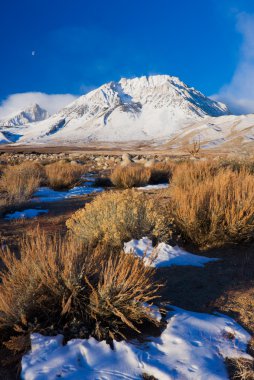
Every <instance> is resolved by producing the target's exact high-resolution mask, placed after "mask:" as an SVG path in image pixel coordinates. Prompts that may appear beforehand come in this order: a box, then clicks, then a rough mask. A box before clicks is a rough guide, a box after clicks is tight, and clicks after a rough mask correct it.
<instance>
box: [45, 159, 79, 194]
mask: <svg viewBox="0 0 254 380" xmlns="http://www.w3.org/2000/svg"><path fill="white" fill-rule="evenodd" d="M84 170H85V169H84V167H83V166H82V165H79V164H71V163H69V162H63V161H58V162H54V163H52V164H48V165H46V166H45V172H46V176H47V181H48V185H49V187H51V188H52V189H55V190H60V189H66V188H70V187H73V186H75V185H76V184H77V183H78V182H79V181H80V177H81V175H82V174H83V173H84Z"/></svg>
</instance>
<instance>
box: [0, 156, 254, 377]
mask: <svg viewBox="0 0 254 380" xmlns="http://www.w3.org/2000/svg"><path fill="white" fill-rule="evenodd" d="M97 153H98V152H97ZM104 153H105V152H104ZM111 153H112V152H111ZM141 191H142V190H141ZM158 191H163V190H160V189H156V188H155V189H153V188H148V190H146V192H147V193H148V194H149V196H150V197H154V196H155V195H156V194H158ZM96 196H97V194H96V193H90V194H84V195H77V196H76V197H72V198H65V199H61V200H56V201H54V202H50V201H49V202H47V201H45V200H44V201H43V202H41V201H40V200H38V201H37V202H36V201H35V202H34V203H33V207H34V208H37V209H45V210H47V213H45V214H42V215H40V216H37V217H36V218H32V219H20V220H6V219H4V218H0V243H1V244H8V245H9V246H10V247H12V248H13V249H14V250H15V249H16V243H17V241H18V239H19V238H20V237H22V236H23V235H24V234H25V233H27V232H28V231H29V230H31V229H33V228H34V227H35V225H36V224H38V225H39V226H40V227H41V228H42V229H43V230H45V231H46V232H47V233H48V234H54V233H56V232H57V233H59V234H64V233H65V232H66V225H65V222H66V220H67V219H68V218H69V217H70V216H71V215H72V214H73V212H75V211H76V210H77V209H79V208H81V207H83V206H84V204H85V203H86V202H90V201H91V200H92V199H94V198H95V197H96ZM30 207H31V202H28V204H27V205H22V210H23V209H26V208H30ZM183 247H184V249H186V250H187V251H189V252H192V253H194V254H199V255H203V256H206V257H211V258H218V259H219V260H218V261H214V262H210V263H208V264H206V265H205V266H204V267H195V266H171V267H164V268H159V269H158V270H157V275H156V276H157V278H158V279H160V280H163V281H165V283H166V286H165V287H164V288H163V290H162V291H161V296H162V300H163V301H164V302H165V303H168V302H170V303H171V304H172V305H174V307H176V308H181V309H183V310H182V311H180V313H179V315H180V318H183V320H184V319H185V318H187V317H189V316H190V315H191V313H190V312H188V311H191V312H192V313H193V312H199V313H210V314H212V313H213V312H215V311H217V312H221V313H223V314H225V315H228V316H229V317H232V318H234V320H235V321H236V322H237V323H239V324H240V325H241V326H243V327H244V328H245V329H246V330H247V331H248V332H249V333H250V334H251V335H252V336H253V334H254V322H253V312H254V301H253V300H254V297H253V296H254V281H253V278H254V255H253V251H254V244H253V243H246V244H241V245H230V246H226V247H223V248H216V249H211V250H208V251H206V252H205V253H204V252H201V253H200V252H197V251H194V249H193V247H192V246H190V245H184V243H183ZM175 310H176V309H175ZM179 310H180V309H179ZM184 310H186V311H184ZM181 313H182V314H181ZM193 314H195V313H193ZM196 317H197V318H198V316H197V315H196ZM213 318H215V317H213ZM197 323H200V322H197ZM171 338H172V337H171ZM166 339H167V338H166ZM186 339H187V338H186ZM205 339H209V337H206V338H205ZM232 339H234V338H232ZM179 349H181V346H180V347H179ZM95 352H96V350H95ZM120 352H121V350H120ZM248 352H249V353H250V354H251V355H254V342H253V339H251V340H250V344H249V348H248ZM9 355H10V352H9V351H7V350H5V351H3V352H0V357H1V359H2V362H4V361H5V359H6V361H7V363H8V361H9V362H11V365H10V366H8V365H5V366H2V368H0V379H5V380H9V379H10V380H11V379H15V378H16V373H17V372H20V357H16V358H15V357H11V358H10V357H9ZM137 355H139V354H137ZM51 359H52V360H53V359H54V357H52V358H51ZM13 362H14V363H16V366H14V365H13ZM150 364H151V363H150ZM150 364H149V365H150ZM70 365H71V363H70ZM149 365H148V367H149ZM190 365H191V364H190ZM195 365H196V364H193V368H192V369H190V373H191V372H192V371H193V373H194V375H189V378H190V379H192V378H193V379H194V378H195V372H196V371H197V368H196V367H195ZM199 371H200V369H199ZM221 371H222V372H221V373H223V368H222V370H221ZM198 373H200V372H198ZM172 376H173V378H174V374H173V373H172ZM193 376H194V377H193ZM219 376H220V375H218V377H214V379H215V378H218V379H219V378H220V377H219ZM27 378H29V377H27ZM91 378H92V377H91ZM133 378H134V377H133ZM186 378H187V379H188V377H186ZM197 378H200V379H201V377H197ZM159 380H160V378H159Z"/></svg>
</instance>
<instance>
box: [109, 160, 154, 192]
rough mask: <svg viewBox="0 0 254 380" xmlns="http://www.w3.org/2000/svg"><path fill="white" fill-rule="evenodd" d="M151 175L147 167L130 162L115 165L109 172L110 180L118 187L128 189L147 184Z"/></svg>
mask: <svg viewBox="0 0 254 380" xmlns="http://www.w3.org/2000/svg"><path fill="white" fill-rule="evenodd" d="M150 176H151V171H150V169H149V168H145V167H144V166H142V165H138V164H130V165H128V166H117V167H116V168H115V169H114V171H113V172H112V174H111V177H110V179H111V182H112V183H113V184H114V185H115V186H116V187H118V188H124V189H129V188H131V187H138V186H144V185H147V184H148V182H149V180H150Z"/></svg>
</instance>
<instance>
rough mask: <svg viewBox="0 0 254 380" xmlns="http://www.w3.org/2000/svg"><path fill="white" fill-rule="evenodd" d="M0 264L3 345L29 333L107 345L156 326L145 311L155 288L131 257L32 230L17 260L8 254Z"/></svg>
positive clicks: (138, 261)
mask: <svg viewBox="0 0 254 380" xmlns="http://www.w3.org/2000/svg"><path fill="white" fill-rule="evenodd" d="M1 258H2V260H3V263H4V270H3V271H2V273H1V278H2V283H1V284H0V332H1V339H2V340H3V341H6V342H9V343H11V342H12V341H13V336H16V335H18V336H19V335H22V334H27V332H28V331H36V332H41V333H42V332H44V333H51V334H52V333H53V334H56V333H59V332H60V333H66V336H67V338H69V337H75V336H76V337H83V338H84V337H89V336H90V335H92V336H94V337H96V338H98V339H103V338H106V339H108V338H114V337H119V336H123V335H124V334H125V332H126V331H128V330H129V329H130V330H134V331H135V332H138V331H140V326H141V325H142V323H143V322H145V321H149V322H151V323H153V324H157V321H156V320H155V319H154V317H153V316H152V313H151V310H150V308H149V306H147V305H149V304H151V303H152V302H153V300H154V299H155V298H157V292H158V289H159V287H160V284H158V283H156V282H154V280H153V274H154V270H153V269H152V268H150V267H145V266H144V263H143V261H142V260H141V259H139V258H137V257H135V256H134V255H132V254H125V253H123V252H120V251H118V252H114V255H112V252H111V251H110V249H109V248H108V247H107V246H102V245H101V246H98V247H96V248H93V249H92V248H89V247H87V246H84V245H83V244H81V243H80V242H78V241H77V240H73V239H65V238H60V237H59V236H52V237H49V236H46V235H45V234H44V233H42V232H41V231H39V230H36V231H35V233H34V234H32V235H31V236H30V237H26V238H24V239H23V240H22V242H21V244H20V249H19V258H17V256H15V254H14V253H12V252H11V251H10V250H9V249H4V250H3V249H2V252H1ZM145 303H146V305H145ZM7 344H8V343H7Z"/></svg>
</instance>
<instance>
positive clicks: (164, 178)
mask: <svg viewBox="0 0 254 380" xmlns="http://www.w3.org/2000/svg"><path fill="white" fill-rule="evenodd" d="M173 168H174V164H173V163H162V162H158V163H155V164H154V165H153V166H152V167H151V168H150V171H151V175H150V180H149V182H150V183H151V184H155V185H156V184H159V183H167V182H168V181H169V180H170V178H171V177H172V172H173Z"/></svg>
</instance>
